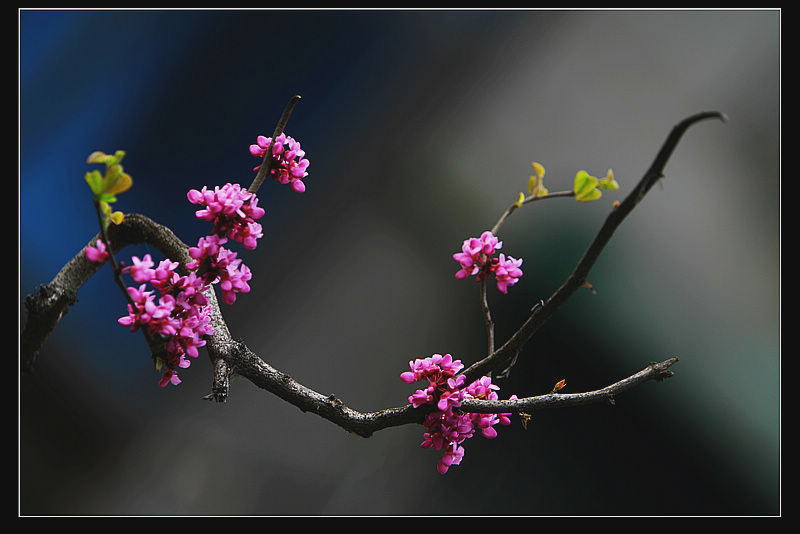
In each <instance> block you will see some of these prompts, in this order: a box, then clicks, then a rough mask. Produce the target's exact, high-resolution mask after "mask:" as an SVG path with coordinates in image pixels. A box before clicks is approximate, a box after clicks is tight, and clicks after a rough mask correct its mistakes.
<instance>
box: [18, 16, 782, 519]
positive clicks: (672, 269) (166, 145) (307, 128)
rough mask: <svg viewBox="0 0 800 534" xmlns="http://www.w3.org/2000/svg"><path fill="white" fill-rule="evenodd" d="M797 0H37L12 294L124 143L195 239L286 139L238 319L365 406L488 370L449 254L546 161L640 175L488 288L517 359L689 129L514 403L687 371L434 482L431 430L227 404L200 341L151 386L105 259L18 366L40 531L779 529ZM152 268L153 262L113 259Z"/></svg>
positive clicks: (512, 234) (526, 251) (81, 216)
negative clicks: (788, 111) (249, 521)
mask: <svg viewBox="0 0 800 534" xmlns="http://www.w3.org/2000/svg"><path fill="white" fill-rule="evenodd" d="M780 23H781V17H780V11H776V10H770V11H759V10H743V11H716V10H712V11H699V10H698V11H656V10H652V11H651V10H646V11H627V10H604V11H545V10H510V11H506V10H497V11H494V10H488V11H469V10H463V11H462V10H453V11H448V10H442V11H438V10H423V11H417V10H403V11H390V10H326V11H314V10H297V11H277V10H260V11H249V10H217V11H203V10H132V11H127V10H115V11H94V10H70V11H59V10H21V11H20V12H19V284H20V285H19V292H20V295H19V302H20V308H19V309H20V321H21V325H22V324H24V321H25V318H26V311H25V309H24V305H23V301H24V297H25V295H28V294H30V293H32V292H34V291H35V289H36V288H37V287H38V286H39V285H40V284H43V283H46V282H48V281H49V280H51V279H52V277H53V276H54V275H55V274H56V273H57V272H58V270H59V269H60V267H61V266H62V265H64V263H66V262H67V261H68V260H69V259H70V258H71V257H73V256H74V255H75V254H77V253H79V251H80V250H81V248H82V247H83V246H84V245H85V244H86V243H87V242H88V241H89V239H91V238H92V237H93V236H94V235H95V233H96V231H97V229H96V220H95V215H94V213H93V211H92V205H91V198H90V196H89V190H88V188H87V187H86V185H85V183H84V181H83V174H84V173H85V172H86V171H87V170H89V169H90V168H91V167H90V166H88V165H87V164H86V163H85V160H86V157H87V156H88V155H89V154H90V153H91V152H92V151H95V150H104V151H106V152H111V151H114V150H117V149H123V150H125V151H126V152H127V156H126V157H125V160H124V162H123V163H124V165H125V169H126V170H127V171H128V172H129V173H130V174H131V175H132V176H133V180H134V186H133V188H132V189H131V190H130V191H129V192H127V193H125V194H124V195H121V196H120V201H119V203H118V205H117V206H118V208H119V209H122V210H123V211H126V212H139V213H143V214H145V215H148V216H149V217H151V218H153V219H155V220H156V221H158V222H160V223H162V224H165V225H167V226H169V227H170V228H172V229H173V230H174V231H175V233H176V234H177V235H178V236H179V237H180V238H181V239H182V240H184V242H186V243H189V244H194V242H196V240H197V239H198V238H199V237H200V236H201V235H203V234H204V233H205V232H206V231H207V230H208V227H207V225H206V223H205V222H203V221H200V220H197V219H196V218H195V217H194V206H193V205H191V204H189V202H188V201H187V200H186V191H187V190H188V189H190V188H199V187H202V186H203V185H208V186H214V185H221V184H224V183H225V182H228V181H231V182H238V183H242V184H249V182H250V180H251V179H252V177H253V172H252V168H253V166H255V165H256V164H257V163H258V162H257V161H255V158H253V157H252V156H251V155H250V154H249V152H248V146H249V145H250V144H251V143H253V142H254V141H255V138H256V136H257V135H259V134H263V135H270V134H271V132H272V129H273V128H274V125H275V122H276V121H277V119H278V117H279V116H280V114H281V112H282V110H283V108H284V106H285V104H286V102H287V101H288V100H289V98H290V97H291V96H292V95H294V94H300V95H301V96H302V99H301V100H300V102H299V103H298V105H297V107H296V108H295V111H294V113H293V115H292V117H291V120H290V122H289V125H288V127H287V129H286V131H287V133H288V134H289V135H292V136H294V137H295V138H297V139H298V140H299V141H300V142H301V144H302V146H303V148H304V149H305V150H306V152H307V155H308V158H309V159H310V161H311V165H310V168H309V171H310V176H309V177H308V179H307V180H306V184H307V191H306V193H304V194H302V195H299V194H296V193H294V192H293V191H291V189H290V188H289V187H287V186H281V185H279V184H275V183H271V182H270V183H266V184H264V186H263V187H262V189H261V191H260V192H259V197H260V199H261V200H260V205H262V206H263V207H264V208H265V209H266V211H267V214H266V216H265V217H264V218H263V219H262V224H263V226H264V233H265V236H264V238H263V239H262V240H261V241H260V244H259V247H258V249H256V250H255V251H253V252H250V253H245V252H243V253H242V255H243V257H244V258H245V262H246V263H247V264H248V265H249V266H250V267H251V269H252V270H253V272H254V278H253V280H252V283H251V285H252V291H251V293H249V294H247V295H244V296H241V297H240V298H239V300H238V301H237V302H236V304H235V305H233V306H229V307H225V308H223V313H224V315H225V318H226V320H227V321H228V325H229V327H230V329H231V332H232V334H233V335H234V336H235V337H237V338H241V339H242V340H244V341H245V342H246V344H247V345H248V346H249V347H250V348H251V349H252V350H253V351H254V352H256V353H257V354H259V355H260V356H261V357H262V358H263V359H264V360H265V361H267V362H268V363H270V365H272V366H274V367H276V368H277V369H279V370H281V371H283V372H286V373H288V374H289V375H291V376H292V377H293V378H295V379H296V380H298V381H299V382H301V383H303V384H305V385H306V386H308V387H311V388H313V389H315V390H317V391H319V392H321V393H323V394H326V395H327V394H335V395H337V396H338V397H340V398H341V399H342V400H343V401H344V402H345V403H346V404H348V405H349V406H351V407H352V408H354V409H357V410H362V411H371V410H378V409H382V408H387V407H394V406H400V405H403V404H405V403H406V400H407V397H408V395H409V394H411V393H412V392H413V387H411V386H409V385H407V384H405V383H403V382H402V381H401V380H400V379H399V375H400V373H402V372H403V371H405V370H406V369H407V366H408V361H409V360H411V359H414V358H422V357H426V356H429V355H431V354H433V353H451V354H453V355H454V356H455V357H457V358H460V359H462V360H463V361H464V362H465V363H467V364H469V363H471V362H473V361H476V360H478V359H479V358H481V357H483V356H484V353H485V339H484V331H483V323H482V319H481V315H480V309H479V305H478V304H479V301H478V288H477V285H476V284H474V283H473V282H471V281H458V280H456V279H455V278H454V276H453V275H454V273H455V271H456V270H457V265H456V263H455V262H454V261H453V260H452V258H451V255H452V253H454V252H456V251H458V250H459V248H460V245H461V242H462V241H463V240H464V239H466V238H467V237H470V236H477V235H479V234H480V233H481V232H482V231H483V230H486V229H488V228H490V227H491V226H492V225H493V224H494V223H495V221H496V220H497V219H498V218H499V217H500V215H501V214H502V212H503V210H504V209H505V208H506V207H507V206H508V205H509V204H510V203H511V202H513V201H514V200H515V199H516V196H517V194H518V192H519V191H521V190H523V189H524V188H525V186H526V183H527V179H528V177H529V176H530V174H531V173H532V168H531V162H532V161H538V162H541V163H542V164H543V165H544V166H545V168H546V169H547V174H546V176H545V183H546V185H547V187H549V188H550V190H551V191H558V190H563V189H569V188H570V186H571V181H572V178H573V177H574V175H575V173H576V172H577V171H578V170H581V169H585V170H587V171H588V172H590V173H591V174H594V175H604V174H605V172H606V170H607V169H608V168H609V167H611V168H613V169H614V172H615V175H616V177H617V180H618V181H619V183H620V185H621V189H620V191H617V192H606V193H604V194H603V197H602V198H601V199H600V200H598V201H597V202H594V203H591V204H585V205H584V204H577V203H576V202H574V201H573V200H570V199H554V200H551V201H547V202H540V203H535V204H533V205H529V206H526V207H525V208H524V209H522V210H519V211H517V212H516V213H514V214H513V216H512V217H511V218H510V219H509V220H508V221H507V222H506V224H505V225H504V226H503V231H502V233H501V236H500V237H501V239H502V240H503V242H504V247H503V251H504V252H506V253H507V254H510V255H512V256H515V257H522V258H524V263H523V266H522V268H523V271H524V275H523V277H522V279H521V281H520V283H519V284H517V285H516V286H514V287H512V288H511V289H510V290H509V293H508V295H501V294H500V293H498V292H497V291H495V290H494V288H492V290H491V291H490V293H489V302H490V305H491V307H492V311H493V314H494V318H495V321H496V323H497V325H498V326H497V339H498V341H499V342H502V341H504V340H505V339H507V337H508V336H509V335H510V334H511V333H512V332H513V331H514V330H515V329H516V328H517V327H518V326H519V324H521V322H522V321H523V320H524V319H525V317H527V314H528V312H529V309H530V307H531V306H532V305H533V304H534V303H535V302H538V300H539V299H540V298H547V297H548V296H549V295H550V294H551V293H552V292H553V291H555V290H556V289H557V288H558V287H559V285H560V284H561V283H562V282H563V281H564V279H565V278H566V277H567V276H568V274H569V273H570V272H571V270H572V269H573V268H574V266H575V264H576V263H577V261H578V260H579V259H580V257H581V255H582V253H583V251H584V250H585V249H586V247H587V246H588V244H589V242H590V241H591V239H592V237H593V236H594V234H595V232H596V231H597V229H598V228H599V227H600V225H601V224H602V221H603V220H604V218H605V216H606V214H607V213H608V211H609V210H610V209H611V204H612V202H613V201H614V200H616V199H619V200H621V199H622V198H624V195H626V194H627V193H628V192H630V191H631V189H632V188H633V187H634V185H635V184H636V182H637V181H638V180H639V179H640V178H641V176H642V174H643V173H644V172H645V170H646V169H647V167H648V166H649V165H650V162H651V161H652V159H653V157H654V156H655V154H656V152H657V151H658V149H659V147H660V146H661V143H662V142H663V141H664V139H665V138H666V136H667V134H668V133H669V131H670V129H671V128H672V127H673V125H675V124H676V123H677V122H679V121H680V120H682V119H683V118H685V117H687V116H689V115H692V114H694V113H697V112H700V111H707V110H719V111H722V112H725V113H726V114H727V115H728V116H729V121H728V122H727V123H722V122H719V121H707V122H703V123H701V124H698V125H696V126H694V127H693V128H692V129H691V130H689V132H688V133H687V134H686V135H685V137H684V138H683V140H682V141H681V143H680V145H679V146H678V148H677V150H676V151H675V153H674V155H673V157H672V158H671V159H670V161H669V163H668V164H667V166H666V169H665V178H664V180H663V181H662V182H661V183H660V185H658V186H656V187H654V188H653V190H652V191H651V192H650V193H649V194H648V196H647V197H646V198H645V199H644V201H643V202H642V204H641V205H640V206H638V207H637V208H636V209H635V210H634V212H633V213H632V214H631V216H630V217H629V218H628V219H626V221H625V222H624V223H623V225H622V226H621V227H620V228H619V230H618V231H617V232H616V234H615V235H614V237H613V238H612V240H611V242H610V243H609V245H608V247H607V248H606V250H605V251H604V252H603V254H602V255H601V257H600V259H599V260H598V262H597V264H596V265H595V266H594V268H593V270H592V271H591V273H590V276H589V281H590V282H591V283H592V284H593V285H594V286H595V288H596V289H597V294H596V295H592V294H591V293H590V292H588V291H579V292H577V293H576V294H575V295H573V297H572V298H571V299H570V300H569V301H568V302H567V303H566V304H565V305H564V306H563V307H562V308H561V309H559V311H558V312H557V314H556V315H555V316H554V317H553V318H552V319H551V321H550V322H549V323H548V324H547V325H546V326H545V327H544V328H542V329H541V330H540V331H539V332H538V333H537V335H536V336H535V337H534V338H533V339H532V340H531V341H530V342H529V343H528V344H527V345H526V347H525V349H524V351H523V352H522V353H521V354H520V357H519V362H518V364H517V365H516V366H515V368H514V370H513V371H512V373H511V376H510V377H509V378H508V379H507V380H505V381H504V382H501V383H500V385H501V391H500V394H501V397H503V398H507V397H508V396H509V395H511V394H514V393H515V394H517V395H518V396H530V395H537V394H542V393H546V392H548V391H549V390H550V388H551V387H552V385H553V384H554V383H555V382H557V381H558V380H560V379H562V378H564V379H566V382H567V389H566V390H565V391H567V392H580V391H587V390H592V389H597V388H600V387H604V386H606V385H608V384H610V383H612V382H614V381H616V380H619V379H621V378H623V377H626V376H628V375H631V374H633V373H635V372H637V371H639V370H640V369H642V368H644V367H645V366H646V365H647V364H648V363H650V362H652V361H661V360H664V359H667V358H669V357H672V356H677V357H678V358H679V359H680V361H679V362H678V363H677V364H676V365H675V366H674V367H673V370H674V372H675V376H674V377H673V378H670V379H669V380H666V381H664V382H662V383H654V382H649V383H646V384H643V385H641V386H639V387H637V388H635V389H634V390H631V391H629V392H626V393H624V394H622V395H620V396H619V397H618V398H617V402H616V405H615V406H613V407H609V406H586V407H580V408H573V409H563V410H550V411H541V412H540V413H535V414H534V416H533V419H532V421H531V423H530V424H529V425H528V429H527V430H524V429H523V428H522V427H521V426H520V425H519V424H518V423H517V422H516V421H515V422H514V424H512V425H511V426H510V427H503V428H501V429H500V431H499V436H498V437H497V438H496V439H494V440H487V439H484V438H482V437H475V438H472V439H471V440H469V441H468V442H467V443H466V444H465V449H466V456H465V457H464V460H463V462H462V464H461V465H460V466H457V467H454V468H452V469H451V470H450V472H448V473H447V475H445V476H441V475H439V474H438V473H437V471H436V468H435V464H436V461H437V459H438V455H437V454H436V453H435V452H432V451H430V450H424V449H421V448H419V443H420V442H421V441H422V433H423V430H424V429H423V428H422V427H421V426H416V425H407V426H403V427H398V428H391V429H386V430H382V431H380V432H378V433H376V434H375V435H373V436H372V437H370V438H369V439H363V438H360V437H357V436H355V435H351V434H348V433H347V432H345V431H343V430H342V429H340V428H339V427H337V426H335V425H333V424H331V423H330V422H328V421H326V420H323V419H321V418H319V417H317V416H315V415H312V414H307V413H303V412H301V411H299V410H298V409H297V408H295V407H293V406H290V405H287V404H286V403H285V402H283V401H281V400H280V399H278V398H277V397H274V396H272V395H271V394H269V393H266V392H264V391H261V390H259V389H257V388H256V387H254V386H253V385H252V384H250V383H248V382H246V381H244V380H241V379H239V380H234V382H233V384H232V388H231V394H230V399H229V401H228V402H227V403H225V404H222V405H218V404H215V403H211V402H207V401H204V400H202V399H201V397H202V396H203V395H205V394H207V393H209V391H210V385H211V366H210V364H209V362H208V359H207V358H206V357H205V356H206V354H205V352H204V351H201V357H200V358H199V359H198V360H197V361H196V362H194V364H193V365H192V367H190V368H189V369H187V370H185V371H183V372H182V373H181V376H182V378H183V380H184V382H183V384H181V385H180V386H179V387H170V388H166V389H161V388H159V387H158V384H157V382H158V377H159V375H158V374H157V373H156V372H155V371H154V370H153V368H152V363H151V360H150V357H149V354H148V352H147V347H146V344H145V342H144V340H143V339H142V337H141V336H140V335H139V334H131V333H129V332H128V331H127V329H125V328H123V327H121V326H119V325H118V324H117V323H116V319H117V317H119V316H121V315H122V314H123V313H124V299H123V297H122V295H121V294H120V292H119V291H118V290H117V288H116V287H115V286H114V285H113V283H112V277H111V272H110V270H109V269H107V268H104V269H101V270H100V271H99V272H98V273H97V275H96V276H94V277H93V278H92V279H91V280H90V281H89V282H88V283H87V284H86V285H85V286H84V287H83V288H82V289H81V290H80V292H79V294H78V299H79V302H78V303H77V304H76V305H75V306H73V307H72V308H71V309H70V311H69V313H68V314H67V315H66V316H65V318H64V319H63V320H62V321H61V323H60V324H59V326H58V328H57V329H56V330H55V331H54V332H53V334H52V335H51V336H50V338H49V339H48V340H47V343H46V344H45V346H44V348H43V350H42V352H41V354H40V356H39V359H38V365H37V370H36V374H35V375H34V376H24V377H21V378H20V380H19V386H20V387H19V389H20V396H19V401H20V402H19V434H20V435H19V438H20V439H19V447H20V454H19V463H18V465H19V512H20V513H21V514H22V515H148V516H149V515H359V516H360V515H489V516H495V515H539V516H548V515H569V516H573V515H613V516H620V515H622V516H630V515H664V516H685V515H691V516H694V515H712V516H716V515H737V516H738V515H748V516H750V515H758V516H761V515H776V514H779V513H780V511H781V507H780V504H781V373H780V371H781V358H780V356H781V345H780V341H781V336H780V333H781V330H780V324H781V322H780V319H781V313H780V311H781V307H780V303H781V299H780V296H781V277H780V274H781V270H780V237H781V233H780V230H781V226H780V222H781V211H780V207H781V204H780V193H781V188H780V186H781V182H780V125H781V122H780V117H781V114H780V111H781V108H780V66H781V63H780V58H781V56H780V51H781V48H780V43H781V41H780ZM145 253H151V254H153V255H154V257H157V259H160V256H159V253H158V252H157V251H155V250H153V249H151V248H149V247H144V246H143V247H132V248H130V249H126V250H125V251H123V254H122V255H121V257H122V258H123V259H124V258H126V257H127V258H129V257H130V256H131V255H139V256H141V255H142V254H145Z"/></svg>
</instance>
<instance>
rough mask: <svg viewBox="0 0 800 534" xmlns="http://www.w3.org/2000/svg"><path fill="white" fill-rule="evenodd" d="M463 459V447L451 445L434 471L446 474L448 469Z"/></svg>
mask: <svg viewBox="0 0 800 534" xmlns="http://www.w3.org/2000/svg"><path fill="white" fill-rule="evenodd" d="M463 457H464V447H461V446H460V445H456V444H455V443H452V444H450V446H449V447H448V448H447V450H445V451H444V454H443V455H442V458H441V459H440V460H439V463H437V464H436V469H437V470H438V471H439V473H441V474H442V475H443V474H445V473H447V470H448V469H450V466H451V465H458V464H460V463H461V459H462V458H463Z"/></svg>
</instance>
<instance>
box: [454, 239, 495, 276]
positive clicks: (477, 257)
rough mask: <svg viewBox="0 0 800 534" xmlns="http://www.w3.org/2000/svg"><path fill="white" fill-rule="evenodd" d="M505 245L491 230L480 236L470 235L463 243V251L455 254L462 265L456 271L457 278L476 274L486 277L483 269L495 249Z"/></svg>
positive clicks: (455, 258)
mask: <svg viewBox="0 0 800 534" xmlns="http://www.w3.org/2000/svg"><path fill="white" fill-rule="evenodd" d="M502 246H503V243H502V242H501V241H498V239H497V238H496V237H495V236H494V234H492V233H491V232H489V231H486V232H483V233H482V234H481V236H480V237H470V238H469V239H466V240H464V243H463V244H462V245H461V252H456V253H455V254H453V259H454V260H456V261H457V262H458V263H459V264H460V265H461V269H460V270H459V271H458V272H457V273H456V278H458V279H459V280H463V279H464V278H466V277H468V276H472V275H475V274H478V275H479V278H478V279H479V280H480V279H481V276H483V277H485V273H481V269H482V268H483V267H484V266H486V265H488V262H489V260H490V258H491V257H492V255H493V254H494V251H495V250H498V249H499V248H500V247H502Z"/></svg>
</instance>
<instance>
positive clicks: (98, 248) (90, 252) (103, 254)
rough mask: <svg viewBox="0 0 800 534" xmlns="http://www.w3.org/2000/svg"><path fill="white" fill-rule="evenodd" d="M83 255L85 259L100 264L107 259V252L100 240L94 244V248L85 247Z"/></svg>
mask: <svg viewBox="0 0 800 534" xmlns="http://www.w3.org/2000/svg"><path fill="white" fill-rule="evenodd" d="M84 253H85V254H86V258H87V259H88V260H89V261H92V262H95V263H102V262H104V261H106V260H107V259H108V251H107V250H106V244H105V243H103V241H101V240H100V239H98V240H97V241H96V242H95V246H91V245H89V246H87V247H86V248H85V249H84Z"/></svg>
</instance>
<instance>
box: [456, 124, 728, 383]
mask: <svg viewBox="0 0 800 534" xmlns="http://www.w3.org/2000/svg"><path fill="white" fill-rule="evenodd" d="M711 118H715V119H720V120H722V121H725V120H727V117H726V116H725V114H723V113H720V112H717V111H708V112H703V113H698V114H696V115H692V116H691V117H688V118H686V119H684V120H683V121H681V122H680V123H678V124H677V125H676V126H675V127H674V128H673V129H672V131H671V132H670V134H669V136H668V137H667V139H666V141H665V142H664V144H663V146H662V147H661V150H659V152H658V154H657V155H656V157H655V159H654V160H653V163H652V164H651V165H650V168H649V169H648V170H647V172H646V173H645V174H644V176H643V177H642V179H641V180H640V181H639V184H638V185H637V186H636V188H635V189H634V190H633V191H631V193H630V194H628V196H627V197H626V198H625V200H623V201H622V203H621V204H620V205H619V206H618V207H616V208H615V209H614V210H613V211H612V212H611V213H610V214H609V215H608V217H607V218H606V221H605V223H604V224H603V226H602V227H601V228H600V231H599V232H598V233H597V235H596V236H595V238H594V240H593V241H592V243H591V244H590V245H589V248H588V249H587V250H586V252H585V253H584V255H583V257H582V258H581V259H580V261H579V262H578V264H577V266H576V267H575V270H574V271H573V272H572V274H570V275H569V277H568V278H567V280H566V281H565V282H564V283H563V284H562V285H561V287H559V288H558V290H556V292H555V293H553V295H551V296H550V298H549V299H547V301H546V302H545V304H544V306H541V307H538V308H536V309H535V311H533V313H531V315H530V316H529V317H528V319H527V320H526V321H525V322H524V323H523V324H522V326H520V327H519V329H518V330H517V331H516V332H515V333H514V334H513V335H512V336H511V338H509V340H508V341H506V343H505V344H504V345H503V346H501V347H500V348H499V349H497V350H495V351H494V352H493V353H491V354H489V355H488V356H486V357H485V358H484V359H482V360H480V361H478V362H476V363H474V364H472V365H471V366H469V367H468V368H467V369H466V370H465V371H464V374H465V375H466V376H467V383H469V382H470V381H471V380H475V379H477V378H480V377H481V376H484V375H486V374H488V373H490V372H492V371H494V370H497V369H501V368H503V367H506V366H507V365H508V364H509V362H511V361H512V360H513V359H514V357H515V356H516V355H517V354H518V353H519V351H520V349H521V348H522V346H523V345H524V344H525V343H526V342H527V341H528V340H529V339H530V338H531V337H532V336H533V334H534V333H535V332H536V331H537V330H538V329H539V328H540V327H541V326H542V325H543V324H544V323H545V322H546V321H547V320H548V319H549V318H550V317H551V316H552V315H553V314H554V313H555V312H556V310H557V309H558V308H559V307H560V306H561V305H562V304H563V303H564V302H565V301H566V300H567V299H568V298H569V297H570V296H571V295H572V293H574V292H575V290H576V289H578V288H579V287H581V286H582V285H583V283H584V282H585V281H586V276H587V275H588V274H589V270H590V269H591V268H592V266H593V265H594V263H595V261H597V258H598V256H600V253H601V252H602V251H603V249H604V248H605V246H606V244H607V243H608V241H609V240H610V239H611V236H612V235H613V234H614V231H615V230H616V229H617V227H618V226H619V225H620V224H621V223H622V221H623V220H624V219H625V217H627V216H628V214H630V212H631V211H633V208H635V207H636V205H637V204H639V202H641V200H642V198H643V197H644V195H645V194H646V193H647V192H648V191H649V190H650V188H651V187H653V184H654V183H655V182H656V181H657V180H658V179H660V178H661V177H662V176H663V171H664V166H665V165H666V164H667V160H668V159H669V157H670V155H671V154H672V152H673V151H674V150H675V147H676V146H677V145H678V141H680V139H681V137H682V136H683V134H684V133H685V132H686V130H688V129H689V127H690V126H692V125H693V124H696V123H698V122H700V121H703V120H705V119H711Z"/></svg>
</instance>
